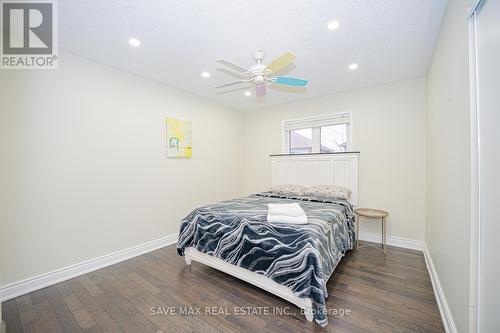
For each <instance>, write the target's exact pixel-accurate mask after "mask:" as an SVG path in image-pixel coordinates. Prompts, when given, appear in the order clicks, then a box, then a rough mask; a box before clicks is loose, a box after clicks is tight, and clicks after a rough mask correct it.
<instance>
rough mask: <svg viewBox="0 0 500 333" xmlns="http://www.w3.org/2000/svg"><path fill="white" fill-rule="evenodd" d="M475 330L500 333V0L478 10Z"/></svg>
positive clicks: (484, 5) (482, 5)
mask: <svg viewBox="0 0 500 333" xmlns="http://www.w3.org/2000/svg"><path fill="white" fill-rule="evenodd" d="M475 22H476V29H475V30H476V31H475V39H476V87H477V91H476V94H477V125H478V127H477V130H478V146H477V147H478V162H479V164H478V171H479V179H478V183H479V211H480V218H479V219H480V224H479V225H480V228H479V266H478V267H479V272H478V284H479V289H478V300H477V301H478V313H477V319H478V331H479V332H485V333H486V332H500V283H499V281H500V176H499V175H500V0H486V1H482V2H481V3H480V5H479V7H478V8H477V11H476V17H475Z"/></svg>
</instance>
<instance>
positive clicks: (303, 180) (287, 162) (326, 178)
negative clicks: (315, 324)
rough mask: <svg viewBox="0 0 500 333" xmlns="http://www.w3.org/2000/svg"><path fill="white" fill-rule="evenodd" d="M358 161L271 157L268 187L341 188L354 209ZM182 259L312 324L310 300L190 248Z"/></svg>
mask: <svg viewBox="0 0 500 333" xmlns="http://www.w3.org/2000/svg"><path fill="white" fill-rule="evenodd" d="M358 160H359V153H358V152H353V153H334V154H309V155H271V185H272V186H274V185H281V184H299V185H305V186H313V185H320V184H321V185H340V186H345V187H347V188H349V189H351V191H352V193H351V199H350V200H351V202H352V204H353V205H357V204H358ZM184 259H185V261H186V264H187V265H191V261H197V262H199V263H202V264H204V265H207V266H210V267H212V268H215V269H217V270H219V271H222V272H224V273H226V274H229V275H232V276H234V277H237V278H238V279H240V280H243V281H245V282H248V283H250V284H252V285H254V286H256V287H259V288H261V289H264V290H265V291H268V292H270V293H272V294H274V295H276V296H278V297H281V298H283V299H285V300H287V301H288V302H290V303H292V304H295V305H296V306H298V307H299V308H300V309H302V312H303V313H304V314H305V316H306V319H307V320H308V321H312V320H313V310H312V302H311V300H310V299H308V298H301V297H298V296H295V294H294V293H293V292H292V290H291V289H290V288H288V287H285V286H283V285H281V284H279V283H277V282H274V281H273V280H272V279H270V278H268V277H266V276H264V275H261V274H257V273H255V272H252V271H249V270H248V269H245V268H241V267H238V266H235V265H232V264H229V263H227V262H225V261H224V260H221V259H219V258H216V257H213V256H210V255H208V254H205V253H202V252H200V251H198V250H197V249H195V248H194V247H188V248H186V249H185V252H184Z"/></svg>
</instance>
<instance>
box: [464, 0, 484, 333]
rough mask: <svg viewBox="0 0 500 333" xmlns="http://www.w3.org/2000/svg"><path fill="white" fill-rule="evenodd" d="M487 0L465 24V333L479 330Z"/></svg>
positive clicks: (474, 4)
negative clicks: (481, 81)
mask: <svg viewBox="0 0 500 333" xmlns="http://www.w3.org/2000/svg"><path fill="white" fill-rule="evenodd" d="M486 1H487V0H471V5H470V7H469V13H468V22H469V23H468V24H469V79H470V153H471V154H470V167H471V174H470V181H471V184H470V185H471V202H470V209H471V212H470V213H471V216H470V220H471V223H470V274H469V278H470V282H469V332H471V333H475V332H478V329H479V310H480V309H479V297H480V296H479V295H480V293H479V291H480V288H481V286H480V283H479V281H480V280H479V272H480V264H481V230H482V216H481V186H480V179H481V178H480V177H481V175H480V172H479V170H480V169H479V166H480V151H479V144H480V143H479V132H480V128H479V121H478V117H479V114H478V99H477V94H478V85H477V74H478V73H477V44H476V20H477V14H478V12H479V10H480V8H481V6H482V5H483V4H484V3H485V2H486Z"/></svg>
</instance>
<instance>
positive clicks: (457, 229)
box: [425, 0, 470, 332]
mask: <svg viewBox="0 0 500 333" xmlns="http://www.w3.org/2000/svg"><path fill="white" fill-rule="evenodd" d="M468 4H469V0H455V1H448V7H447V9H446V13H445V16H444V20H443V22H442V25H441V31H440V33H439V38H438V41H437V44H436V47H435V49H434V54H433V56H432V61H431V64H430V67H429V70H428V73H427V225H426V237H425V241H426V244H427V248H428V250H429V253H430V255H431V257H432V259H433V261H434V265H435V268H436V271H437V275H438V277H439V280H440V282H441V285H442V287H443V291H444V294H445V297H446V300H447V302H448V305H449V307H450V309H451V314H452V316H453V320H454V322H455V324H456V326H457V329H458V331H459V332H467V331H468V329H469V328H468V322H469V320H468V317H469V313H468V306H469V245H470V241H469V234H470V121H469V80H468V79H469V70H468V45H467V43H468V39H467V38H468V37H467V6H468Z"/></svg>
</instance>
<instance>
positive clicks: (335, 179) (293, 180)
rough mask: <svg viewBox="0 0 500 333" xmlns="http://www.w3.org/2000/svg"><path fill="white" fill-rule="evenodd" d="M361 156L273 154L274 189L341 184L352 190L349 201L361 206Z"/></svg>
mask: <svg viewBox="0 0 500 333" xmlns="http://www.w3.org/2000/svg"><path fill="white" fill-rule="evenodd" d="M358 165H359V153H357V152H353V153H334V154H309V155H271V186H275V185H282V184H298V185H304V186H314V185H339V186H344V187H347V188H348V189H350V190H351V191H352V193H351V197H350V200H349V201H350V202H351V203H352V204H353V205H358V177H359V171H358Z"/></svg>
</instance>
